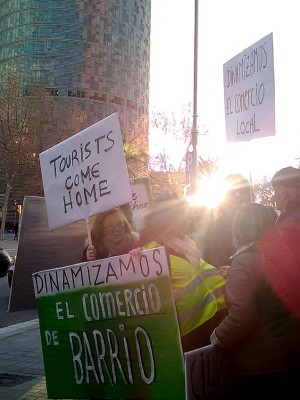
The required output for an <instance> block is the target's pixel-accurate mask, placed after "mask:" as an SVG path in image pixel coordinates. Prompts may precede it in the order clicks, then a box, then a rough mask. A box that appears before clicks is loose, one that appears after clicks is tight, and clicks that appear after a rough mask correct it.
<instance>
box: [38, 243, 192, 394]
mask: <svg viewBox="0 0 300 400" xmlns="http://www.w3.org/2000/svg"><path fill="white" fill-rule="evenodd" d="M33 284H34V290H35V296H36V302H37V308H38V314H39V322H40V333H41V340H42V348H43V357H44V365H45V374H46V383H47V392H48V397H49V398H52V399H55V398H65V399H67V398H72V399H73V398H79V399H87V398H93V399H144V400H146V399H153V400H155V399H157V400H158V399H159V400H164V399H165V400H167V399H169V400H174V399H178V400H181V399H182V400H183V399H184V398H185V378H184V361H183V354H182V349H181V342H180V334H179V329H178V322H177V316H176V309H175V305H174V300H173V295H172V289H171V282H170V276H169V270H168V264H167V258H166V254H165V250H164V248H163V247H159V248H156V249H151V250H146V251H143V253H142V255H141V257H136V256H135V257H133V256H130V255H129V254H126V255H122V256H118V257H112V258H107V259H104V260H97V261H93V262H86V263H80V264H75V265H71V266H67V267H63V268H57V269H51V270H46V271H41V272H37V273H34V274H33Z"/></svg>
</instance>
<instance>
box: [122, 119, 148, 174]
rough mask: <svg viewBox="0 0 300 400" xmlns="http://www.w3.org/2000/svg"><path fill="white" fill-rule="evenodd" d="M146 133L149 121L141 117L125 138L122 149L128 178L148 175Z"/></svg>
mask: <svg viewBox="0 0 300 400" xmlns="http://www.w3.org/2000/svg"><path fill="white" fill-rule="evenodd" d="M148 135H149V122H148V118H147V117H145V116H144V117H142V118H140V120H138V121H137V122H135V124H134V125H133V128H132V129H131V130H130V132H129V133H128V135H127V136H126V138H124V140H123V149H124V154H125V159H126V164H127V168H128V174H129V177H130V178H136V177H143V176H148V161H149V153H148Z"/></svg>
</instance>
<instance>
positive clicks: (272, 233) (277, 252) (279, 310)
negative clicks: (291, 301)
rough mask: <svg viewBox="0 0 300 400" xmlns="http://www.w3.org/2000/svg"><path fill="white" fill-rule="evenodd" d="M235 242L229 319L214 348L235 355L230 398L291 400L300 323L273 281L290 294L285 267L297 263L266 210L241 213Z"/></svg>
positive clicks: (249, 208) (246, 208) (251, 206)
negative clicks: (235, 378)
mask: <svg viewBox="0 0 300 400" xmlns="http://www.w3.org/2000/svg"><path fill="white" fill-rule="evenodd" d="M233 241H234V245H235V247H236V248H237V251H236V253H235V254H234V256H233V258H232V263H231V267H230V269H229V271H228V275H227V282H226V300H227V306H228V315H227V316H226V317H225V318H224V319H223V321H222V322H221V323H220V324H219V326H218V327H217V328H216V329H215V330H214V331H213V333H212V335H211V343H212V344H213V345H214V346H216V347H217V348H225V349H231V352H232V360H233V362H234V366H235V369H236V372H237V374H238V376H239V381H238V383H237V384H236V385H235V386H234V389H235V393H230V396H228V398H230V399H237V398H243V399H248V398H249V399H250V398H257V397H264V396H266V397H265V398H272V399H274V398H290V397H289V396H291V394H292V391H293V389H295V387H296V383H297V379H296V378H297V377H298V374H299V371H300V319H299V317H298V316H297V315H296V314H295V313H293V311H292V310H291V308H289V307H288V306H287V305H286V303H285V302H284V301H283V300H282V298H281V297H280V296H278V295H277V293H276V291H275V290H274V288H273V284H272V282H270V278H272V276H281V288H282V289H284V291H285V292H286V293H289V290H290V286H289V281H288V280H286V279H285V277H286V275H287V274H289V273H290V272H289V271H290V270H289V269H287V268H286V267H287V266H290V265H294V266H295V265H297V261H296V260H295V258H294V256H293V254H292V253H291V251H290V250H289V248H288V247H287V246H285V244H284V242H282V240H281V239H280V236H279V235H278V231H277V229H276V227H275V225H274V219H273V218H272V217H271V215H270V213H269V210H266V208H265V207H264V206H263V205H261V204H257V203H248V204H244V205H243V206H242V207H241V208H240V210H239V211H238V212H237V215H236V217H235V219H234V224H233ZM292 270H293V271H295V269H294V268H293V269H292ZM276 281H277V279H276ZM298 284H299V281H298ZM226 398H227V397H226Z"/></svg>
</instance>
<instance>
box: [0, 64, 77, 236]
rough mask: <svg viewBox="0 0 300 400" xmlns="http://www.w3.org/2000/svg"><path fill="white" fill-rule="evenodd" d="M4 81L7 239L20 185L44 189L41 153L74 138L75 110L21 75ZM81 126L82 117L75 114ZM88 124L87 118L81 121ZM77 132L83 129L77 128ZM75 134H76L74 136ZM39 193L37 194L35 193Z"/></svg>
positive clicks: (0, 169) (0, 83)
mask: <svg viewBox="0 0 300 400" xmlns="http://www.w3.org/2000/svg"><path fill="white" fill-rule="evenodd" d="M0 78H1V80H0V157H1V159H0V175H1V186H2V187H3V191H4V199H3V207H2V222H1V230H0V237H3V235H4V231H5V223H6V217H7V211H8V204H9V199H10V196H11V193H12V190H13V188H14V187H15V186H16V184H17V183H18V184H20V183H21V179H22V185H21V186H23V188H24V187H25V184H24V182H26V183H28V185H27V186H26V190H27V191H28V190H29V189H30V182H31V183H32V185H35V187H36V186H38V185H40V188H39V190H40V191H42V188H41V184H42V181H41V175H40V167H39V157H38V155H39V153H40V152H41V151H43V150H45V149H47V148H49V147H51V146H53V145H54V144H56V143H58V142H59V141H60V139H62V138H64V137H65V136H66V132H65V131H66V130H67V131H68V135H69V136H70V135H71V134H72V131H71V130H70V129H69V128H70V125H72V124H70V121H68V119H67V118H68V115H70V113H71V108H70V107H69V106H68V105H62V104H61V105H59V104H58V102H55V101H54V99H53V96H50V95H49V93H48V92H47V91H46V90H45V85H43V84H42V83H40V84H39V83H38V84H35V85H32V86H30V87H29V86H28V85H26V84H25V82H24V81H23V78H22V74H21V73H20V72H19V71H8V72H7V73H6V74H5V75H2V76H1V77H0ZM73 115H75V118H74V117H73V118H71V119H70V120H71V121H72V122H74V123H75V122H76V123H78V118H79V119H82V114H80V113H75V114H73ZM81 123H84V118H83V119H82V120H81ZM77 128H78V130H77V132H78V131H80V130H81V129H80V126H78V125H77ZM73 133H74V132H73ZM36 192H37V190H35V193H36Z"/></svg>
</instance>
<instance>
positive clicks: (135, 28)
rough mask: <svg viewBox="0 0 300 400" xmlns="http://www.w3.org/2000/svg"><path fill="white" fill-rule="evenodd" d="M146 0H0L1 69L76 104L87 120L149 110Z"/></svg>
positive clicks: (130, 118) (134, 116) (125, 121)
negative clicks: (42, 84)
mask: <svg viewBox="0 0 300 400" xmlns="http://www.w3.org/2000/svg"><path fill="white" fill-rule="evenodd" d="M150 19H151V0H0V73H5V71H6V70H7V68H8V67H13V68H14V67H18V68H19V69H20V68H21V69H22V71H23V72H24V75H25V81H26V82H28V84H32V83H35V82H37V81H43V82H45V84H46V87H47V90H48V91H49V93H50V94H51V95H52V96H58V97H59V98H60V100H61V97H64V98H65V99H66V101H71V102H78V103H79V104H80V106H81V107H82V109H84V110H85V111H86V113H87V115H88V123H89V125H91V124H93V123H95V122H97V121H99V120H101V119H103V118H105V117H106V116H108V115H110V114H112V113H113V112H118V113H119V117H120V122H121V128H122V133H123V135H126V133H127V132H128V130H129V129H130V128H131V127H132V125H133V123H134V122H136V121H138V120H139V119H140V118H141V117H144V116H147V115H148V107H149V77H150Z"/></svg>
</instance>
